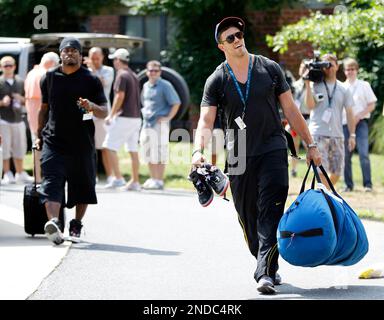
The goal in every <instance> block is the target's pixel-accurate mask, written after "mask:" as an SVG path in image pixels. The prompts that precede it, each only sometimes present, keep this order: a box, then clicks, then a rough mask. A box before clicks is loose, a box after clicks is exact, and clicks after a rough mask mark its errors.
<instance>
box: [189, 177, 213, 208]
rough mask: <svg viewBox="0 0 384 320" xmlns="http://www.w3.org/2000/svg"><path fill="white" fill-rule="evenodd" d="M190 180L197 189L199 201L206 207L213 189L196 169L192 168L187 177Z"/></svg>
mask: <svg viewBox="0 0 384 320" xmlns="http://www.w3.org/2000/svg"><path fill="white" fill-rule="evenodd" d="M188 180H189V181H192V183H193V185H194V186H195V188H196V190H197V195H198V197H199V202H200V204H201V205H202V206H203V207H207V206H209V205H210V203H211V202H212V200H213V191H212V189H211V187H210V185H209V184H208V183H207V182H206V180H205V177H204V175H202V174H199V173H198V172H197V170H193V171H192V172H191V173H190V174H189V177H188Z"/></svg>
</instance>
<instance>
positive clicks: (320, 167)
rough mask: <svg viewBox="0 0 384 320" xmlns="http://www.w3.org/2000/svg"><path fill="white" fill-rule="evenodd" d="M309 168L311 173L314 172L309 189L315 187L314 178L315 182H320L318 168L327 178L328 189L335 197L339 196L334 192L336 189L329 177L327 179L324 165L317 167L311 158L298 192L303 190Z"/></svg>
mask: <svg viewBox="0 0 384 320" xmlns="http://www.w3.org/2000/svg"><path fill="white" fill-rule="evenodd" d="M311 168H312V169H313V173H314V177H313V179H312V184H311V189H315V179H316V181H317V183H322V181H321V179H320V175H319V172H318V171H317V168H319V169H320V171H321V173H322V174H323V175H324V177H325V179H326V180H327V182H328V185H329V187H330V189H331V190H332V192H333V193H334V194H335V195H336V196H337V197H339V198H341V197H340V195H339V194H338V193H337V192H336V189H335V187H334V186H333V183H332V182H331V179H329V176H328V174H327V172H326V171H325V169H324V167H323V166H322V165H319V166H318V167H317V166H316V165H315V163H314V162H313V160H311V162H310V164H309V166H308V169H307V172H306V174H305V176H304V179H303V183H302V185H301V189H300V194H301V193H303V192H304V190H305V183H306V182H307V178H308V174H309V171H310V170H311Z"/></svg>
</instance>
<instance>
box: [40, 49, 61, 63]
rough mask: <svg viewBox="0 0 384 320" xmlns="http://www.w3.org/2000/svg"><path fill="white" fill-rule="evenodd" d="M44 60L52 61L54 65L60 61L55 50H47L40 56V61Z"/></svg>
mask: <svg viewBox="0 0 384 320" xmlns="http://www.w3.org/2000/svg"><path fill="white" fill-rule="evenodd" d="M45 61H53V62H55V64H56V65H58V64H59V62H60V58H59V56H58V55H57V54H56V53H55V52H47V53H46V54H44V55H43V57H42V58H41V62H43V63H44V62H45Z"/></svg>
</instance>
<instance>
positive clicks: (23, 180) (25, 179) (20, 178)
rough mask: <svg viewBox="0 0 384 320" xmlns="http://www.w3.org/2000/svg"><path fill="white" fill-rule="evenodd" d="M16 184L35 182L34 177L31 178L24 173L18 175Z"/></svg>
mask: <svg viewBox="0 0 384 320" xmlns="http://www.w3.org/2000/svg"><path fill="white" fill-rule="evenodd" d="M15 178H16V179H15V180H16V183H31V182H33V180H34V179H33V177H31V176H30V175H29V174H28V173H27V172H25V171H22V172H21V173H16V176H15Z"/></svg>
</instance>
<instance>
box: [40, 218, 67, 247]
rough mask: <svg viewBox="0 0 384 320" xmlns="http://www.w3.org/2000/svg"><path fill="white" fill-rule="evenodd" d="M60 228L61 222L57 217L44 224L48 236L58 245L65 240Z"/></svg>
mask: <svg viewBox="0 0 384 320" xmlns="http://www.w3.org/2000/svg"><path fill="white" fill-rule="evenodd" d="M60 228H61V222H60V220H59V219H57V218H53V219H51V220H49V221H48V222H47V223H46V224H45V226H44V232H45V235H46V236H47V238H48V239H49V240H50V241H52V242H53V243H54V244H57V245H59V244H62V243H63V242H64V236H63V233H62V232H61V230H60Z"/></svg>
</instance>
